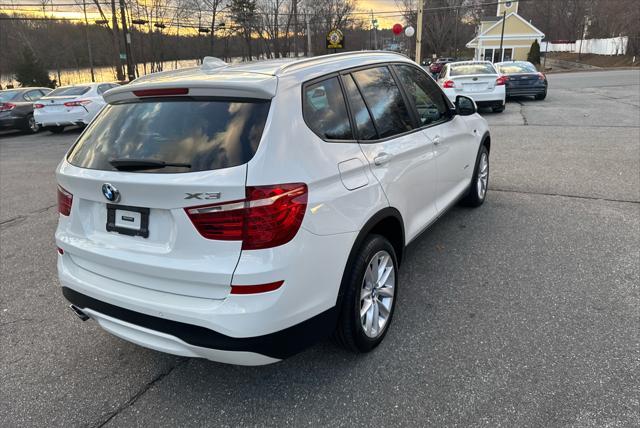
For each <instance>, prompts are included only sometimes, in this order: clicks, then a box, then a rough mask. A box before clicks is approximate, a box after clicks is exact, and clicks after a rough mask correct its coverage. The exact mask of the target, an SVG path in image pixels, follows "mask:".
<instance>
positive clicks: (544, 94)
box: [535, 91, 547, 101]
mask: <svg viewBox="0 0 640 428" xmlns="http://www.w3.org/2000/svg"><path fill="white" fill-rule="evenodd" d="M535 98H536V100H538V101H542V100H544V99H545V98H547V91H544V93H542V94H538V95H536V96H535Z"/></svg>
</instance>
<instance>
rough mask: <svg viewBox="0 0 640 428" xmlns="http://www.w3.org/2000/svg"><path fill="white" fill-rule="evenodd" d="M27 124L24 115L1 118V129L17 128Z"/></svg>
mask: <svg viewBox="0 0 640 428" xmlns="http://www.w3.org/2000/svg"><path fill="white" fill-rule="evenodd" d="M24 125H25V120H24V118H23V117H12V116H9V117H3V118H0V129H17V128H22V127H23V126H24Z"/></svg>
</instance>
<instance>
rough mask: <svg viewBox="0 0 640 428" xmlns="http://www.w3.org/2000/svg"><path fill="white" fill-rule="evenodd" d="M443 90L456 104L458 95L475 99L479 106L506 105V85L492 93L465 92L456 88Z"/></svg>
mask: <svg viewBox="0 0 640 428" xmlns="http://www.w3.org/2000/svg"><path fill="white" fill-rule="evenodd" d="M443 90H444V93H445V94H447V97H449V99H450V100H451V102H455V101H456V97H457V96H458V95H462V96H465V97H469V98H471V99H473V100H474V101H475V102H476V104H478V105H483V104H486V105H489V104H491V105H498V104H504V103H505V99H506V95H505V89H504V85H503V86H497V87H496V88H495V90H493V91H491V92H463V91H462V90H457V89H455V88H443Z"/></svg>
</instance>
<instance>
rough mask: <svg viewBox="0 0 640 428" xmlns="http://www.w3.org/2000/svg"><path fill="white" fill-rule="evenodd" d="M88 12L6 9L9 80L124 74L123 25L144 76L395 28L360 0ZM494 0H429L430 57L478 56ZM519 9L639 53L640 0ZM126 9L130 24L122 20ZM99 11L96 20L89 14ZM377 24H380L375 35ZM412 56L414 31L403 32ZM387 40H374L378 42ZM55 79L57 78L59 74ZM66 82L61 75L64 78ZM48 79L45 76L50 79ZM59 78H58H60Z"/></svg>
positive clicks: (2, 34)
mask: <svg viewBox="0 0 640 428" xmlns="http://www.w3.org/2000/svg"><path fill="white" fill-rule="evenodd" d="M74 1H75V2H76V4H77V7H71V8H69V7H67V9H66V11H75V12H78V11H80V12H82V11H85V10H86V11H88V15H86V16H87V18H86V19H82V18H80V19H78V18H76V19H73V20H62V19H53V18H52V17H53V14H52V13H51V11H52V10H60V8H56V7H55V3H52V0H39V2H40V3H41V4H42V8H41V12H40V11H36V12H34V11H29V13H27V12H26V11H22V13H21V12H20V11H21V9H20V8H17V9H15V11H14V12H9V11H5V13H0V52H1V53H2V54H1V55H0V80H2V78H5V79H6V76H9V75H15V74H16V73H17V72H20V75H21V76H24V75H25V73H26V74H27V75H26V77H25V79H26V80H27V81H29V80H30V79H31V81H33V79H34V78H35V77H34V76H29V71H30V70H31V72H32V73H31V74H33V75H41V74H42V73H39V74H38V73H37V71H38V70H39V71H42V70H45V71H48V70H53V71H54V73H53V74H54V76H55V70H61V69H70V68H72V69H73V68H75V69H84V68H89V67H90V66H91V65H93V66H95V67H112V68H113V70H114V78H115V79H117V80H124V79H125V76H126V73H125V66H124V63H125V61H124V60H123V59H122V58H121V55H122V54H123V53H124V52H125V51H126V50H125V37H124V33H123V24H126V27H127V29H128V31H129V37H130V40H131V44H130V46H131V52H130V56H131V58H132V60H133V61H134V62H135V63H139V64H140V65H139V66H138V67H137V70H136V74H137V75H139V74H146V73H149V72H154V71H160V70H162V69H163V64H165V63H166V61H169V60H170V61H174V60H175V61H178V60H185V59H196V58H202V57H204V56H205V55H212V56H216V57H220V58H223V59H226V60H230V59H243V60H251V59H256V58H279V57H286V56H294V55H310V54H313V55H320V54H325V53H329V52H328V51H327V49H326V46H325V44H326V35H327V33H328V32H329V31H330V30H331V29H333V28H339V29H341V30H342V31H343V33H344V34H345V39H346V43H345V50H362V49H373V48H384V47H387V46H389V44H388V43H386V44H385V41H386V42H388V41H390V40H393V39H394V36H393V35H392V33H391V32H390V31H389V30H382V29H380V30H374V29H373V25H372V18H374V17H375V16H374V15H370V14H369V13H363V12H362V11H360V10H358V4H357V3H356V1H357V0H122V1H120V0H117V1H116V0H74ZM395 1H396V5H397V7H398V14H397V15H389V14H386V15H384V14H381V15H380V16H379V17H378V18H379V19H382V18H386V21H387V22H388V21H390V20H394V21H397V22H402V23H404V24H406V25H413V26H414V27H415V25H416V22H417V19H416V10H417V1H418V0H395ZM496 4H497V3H496V1H495V0H493V1H492V0H427V2H426V9H425V14H424V19H423V25H424V26H423V49H424V52H423V58H427V57H430V56H431V55H432V54H436V55H438V56H456V57H465V56H470V55H471V53H470V52H469V51H468V50H467V49H466V48H465V44H466V43H467V42H468V41H469V40H470V39H471V38H473V36H474V34H475V31H476V28H477V24H478V22H479V21H480V20H481V19H482V17H485V16H495V13H496ZM519 13H520V15H522V16H523V17H524V18H526V19H530V20H531V21H532V23H533V24H534V25H535V26H536V27H538V28H539V29H540V30H542V31H543V32H544V33H545V34H546V35H547V39H548V40H576V39H580V38H582V36H583V35H585V36H586V37H587V38H600V37H616V36H619V35H627V36H629V37H630V44H629V49H628V50H629V52H630V53H631V54H637V53H638V41H639V39H638V28H639V27H640V26H638V25H637V23H638V22H640V16H639V14H640V8H638V7H637V2H636V0H563V1H556V0H521V1H520V4H519ZM123 16H124V22H123ZM89 17H91V18H89ZM373 31H377V34H376V35H375V36H374V35H373V34H372V33H373ZM396 39H397V41H398V42H400V44H401V45H404V51H405V52H406V53H409V54H413V52H414V46H415V37H413V38H406V37H404V36H399V37H397V38H396ZM376 40H377V41H378V45H377V46H376V45H375V41H376ZM54 80H56V79H54ZM57 80H59V79H57ZM44 83H46V82H44ZM54 83H55V82H49V84H54Z"/></svg>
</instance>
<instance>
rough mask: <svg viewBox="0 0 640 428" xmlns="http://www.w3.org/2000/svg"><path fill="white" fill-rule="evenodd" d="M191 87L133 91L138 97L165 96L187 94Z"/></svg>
mask: <svg viewBox="0 0 640 428" xmlns="http://www.w3.org/2000/svg"><path fill="white" fill-rule="evenodd" d="M188 93H189V88H164V89H141V90H139V91H133V94H134V95H135V96H136V97H164V96H171V95H187V94H188Z"/></svg>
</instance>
